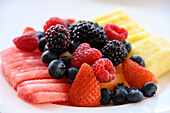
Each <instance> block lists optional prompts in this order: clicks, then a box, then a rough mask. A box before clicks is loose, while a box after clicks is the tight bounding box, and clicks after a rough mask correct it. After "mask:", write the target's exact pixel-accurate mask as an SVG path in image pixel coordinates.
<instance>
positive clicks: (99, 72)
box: [92, 58, 116, 83]
mask: <svg viewBox="0 0 170 113" xmlns="http://www.w3.org/2000/svg"><path fill="white" fill-rule="evenodd" d="M92 69H93V71H94V73H95V75H96V78H97V80H99V82H100V83H106V82H110V81H111V80H113V79H114V78H115V74H116V71H115V68H114V66H113V64H112V62H111V61H110V60H109V59H108V58H101V59H99V60H97V61H96V62H95V63H94V64H93V65H92Z"/></svg>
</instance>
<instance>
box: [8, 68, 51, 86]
mask: <svg viewBox="0 0 170 113" xmlns="http://www.w3.org/2000/svg"><path fill="white" fill-rule="evenodd" d="M51 78H52V77H51V76H50V75H49V73H48V70H33V71H29V72H24V73H18V74H16V75H15V76H13V78H10V83H11V85H12V87H13V88H14V89H16V87H17V85H18V84H19V83H21V82H23V81H26V80H35V79H51Z"/></svg>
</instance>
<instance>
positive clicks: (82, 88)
mask: <svg viewBox="0 0 170 113" xmlns="http://www.w3.org/2000/svg"><path fill="white" fill-rule="evenodd" d="M100 99H101V92H100V86H99V82H98V81H97V79H96V76H95V75H94V72H93V70H92V69H91V67H90V65H88V64H86V63H84V64H82V66H81V68H80V70H79V72H78V74H77V76H76V78H75V80H74V82H73V84H72V86H71V88H70V91H69V102H70V104H71V105H73V106H82V107H92V106H99V105H100Z"/></svg>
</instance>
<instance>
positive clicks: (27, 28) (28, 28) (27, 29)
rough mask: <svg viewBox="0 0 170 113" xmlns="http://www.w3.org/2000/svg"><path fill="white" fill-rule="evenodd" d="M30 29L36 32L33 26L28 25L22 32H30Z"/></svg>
mask: <svg viewBox="0 0 170 113" xmlns="http://www.w3.org/2000/svg"><path fill="white" fill-rule="evenodd" d="M30 31H31V32H36V31H35V29H34V28H32V27H26V28H25V29H24V31H23V33H22V34H26V33H29V32H30Z"/></svg>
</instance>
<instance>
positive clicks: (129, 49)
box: [123, 41, 132, 53]
mask: <svg viewBox="0 0 170 113" xmlns="http://www.w3.org/2000/svg"><path fill="white" fill-rule="evenodd" d="M123 44H124V45H125V47H126V49H127V51H128V53H129V52H130V51H131V49H132V46H131V44H130V42H128V41H124V42H123Z"/></svg>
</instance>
